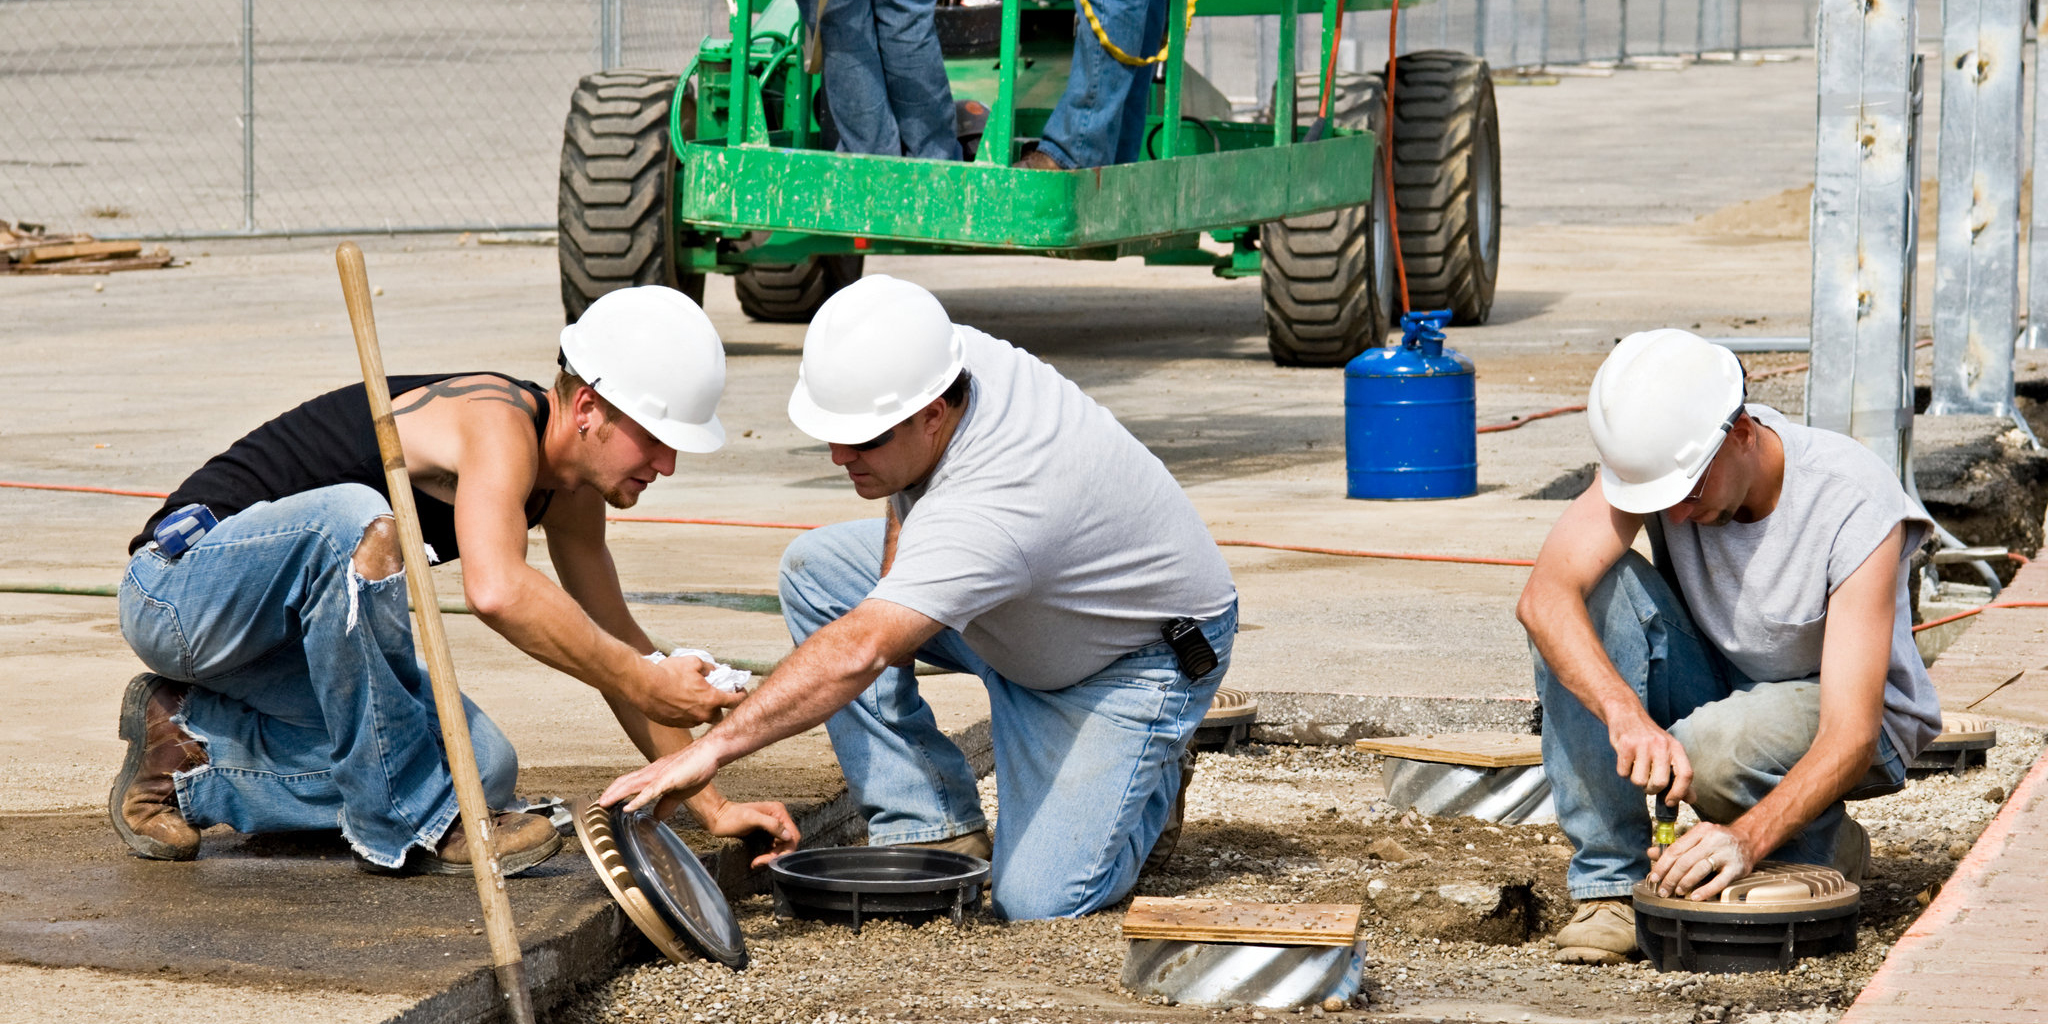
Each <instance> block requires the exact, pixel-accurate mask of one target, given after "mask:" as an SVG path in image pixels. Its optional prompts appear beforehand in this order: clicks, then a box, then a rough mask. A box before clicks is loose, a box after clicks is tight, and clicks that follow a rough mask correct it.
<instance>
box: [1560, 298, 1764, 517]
mask: <svg viewBox="0 0 2048 1024" xmlns="http://www.w3.org/2000/svg"><path fill="white" fill-rule="evenodd" d="M1742 398H1743V374H1742V362H1741V360H1738V359H1736V358H1735V354H1734V353H1733V352H1730V351H1728V350H1727V349H1725V348H1722V347H1721V346H1719V345H1716V344H1714V343H1712V342H1709V341H1707V340H1705V339H1703V338H1700V337H1699V336H1697V335H1694V334H1691V333H1689V332H1686V331H1681V330H1677V329H1674V328H1663V329H1661V330H1655V331H1642V332H1639V333H1636V334H1631V335H1629V336H1628V337H1626V338H1623V339H1622V340H1621V344H1619V345H1616V346H1615V347H1614V351H1613V353H1611V354H1610V355H1608V357H1607V361H1606V362H1604V363H1601V364H1600V372H1598V373H1596V374H1594V375H1593V391H1592V394H1591V395H1589V396H1588V397H1587V399H1586V422H1587V424H1588V425H1589V426H1591V427H1592V429H1593V446H1594V447H1595V448H1598V449H1599V450H1600V488H1601V490H1602V491H1604V492H1606V496H1607V502H1608V504H1610V505H1613V506H1614V507H1615V508H1618V509H1620V510H1622V511H1623V512H1633V513H1635V514H1638V515H1643V514H1647V513H1650V512H1659V511H1662V510H1664V509H1667V508H1670V507H1671V506H1673V505H1676V504H1678V503H1679V502H1680V501H1683V500H1684V499H1685V496H1686V495H1687V494H1690V493H1691V492H1692V489H1693V485H1694V484H1696V483H1697V482H1698V481H1699V478H1700V475H1701V474H1702V473H1705V472H1706V471H1707V464H1708V463H1710V462H1712V461H1713V459H1714V453H1715V452H1718V451H1720V450H1721V442H1722V441H1724V440H1726V439H1727V437H1728V428H1729V427H1730V426H1732V425H1734V422H1735V419H1736V414H1737V413H1738V412H1740V411H1741V409H1742Z"/></svg>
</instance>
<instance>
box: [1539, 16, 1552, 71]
mask: <svg viewBox="0 0 2048 1024" xmlns="http://www.w3.org/2000/svg"><path fill="white" fill-rule="evenodd" d="M1536 49H1537V51H1538V52H1537V54H1536V63H1537V65H1538V66H1541V67H1548V66H1549V65H1550V0H1543V22H1542V27H1540V28H1538V29H1537V30H1536Z"/></svg>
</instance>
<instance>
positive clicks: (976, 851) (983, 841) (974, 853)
mask: <svg viewBox="0 0 2048 1024" xmlns="http://www.w3.org/2000/svg"><path fill="white" fill-rule="evenodd" d="M898 845H901V846H915V847H918V848H919V849H925V850H947V851H950V852H952V853H964V854H966V855H968V856H969V857H980V858H981V859H982V860H988V859H990V858H992V857H994V856H995V853H996V844H995V840H993V839H991V838H989V834H988V829H981V830H980V831H978V832H969V833H967V834H966V835H962V836H953V837H951V838H948V839H930V840H926V841H925V842H922V843H901V844H898Z"/></svg>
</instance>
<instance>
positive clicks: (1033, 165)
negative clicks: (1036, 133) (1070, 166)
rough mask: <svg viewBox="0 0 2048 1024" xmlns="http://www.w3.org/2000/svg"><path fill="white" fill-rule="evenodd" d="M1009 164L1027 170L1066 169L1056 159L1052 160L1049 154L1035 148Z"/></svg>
mask: <svg viewBox="0 0 2048 1024" xmlns="http://www.w3.org/2000/svg"><path fill="white" fill-rule="evenodd" d="M1010 166H1011V167H1017V168H1022V169H1024V170H1027V171H1064V170H1066V168H1064V167H1061V166H1060V162H1059V161H1058V160H1054V159H1053V158H1052V155H1051V154H1049V153H1046V152H1043V151H1041V150H1036V149H1034V150H1032V151H1031V152H1029V153H1026V154H1024V155H1023V156H1021V157H1018V158H1017V162H1016V163H1014V164H1011V165H1010Z"/></svg>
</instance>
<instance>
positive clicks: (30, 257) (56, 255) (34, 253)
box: [20, 242, 142, 264]
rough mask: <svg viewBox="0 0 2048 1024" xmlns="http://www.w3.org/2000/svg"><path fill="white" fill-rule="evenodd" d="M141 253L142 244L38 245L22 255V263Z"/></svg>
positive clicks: (80, 243)
mask: <svg viewBox="0 0 2048 1024" xmlns="http://www.w3.org/2000/svg"><path fill="white" fill-rule="evenodd" d="M141 252H142V243H141V242H72V243H69V244H65V245H38V246H36V247H35V248H33V249H30V250H29V251H27V252H25V253H22V254H21V256H20V261H21V262H22V263H25V264H36V263H56V262H58V261H60V260H92V259H110V258H118V257H122V256H134V255H137V254H139V253H141Z"/></svg>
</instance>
